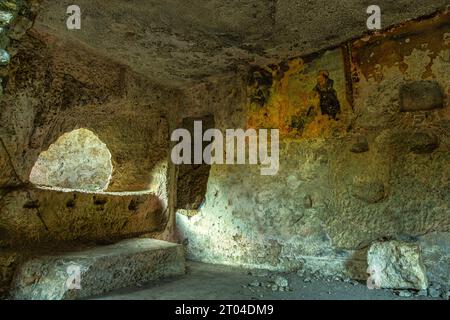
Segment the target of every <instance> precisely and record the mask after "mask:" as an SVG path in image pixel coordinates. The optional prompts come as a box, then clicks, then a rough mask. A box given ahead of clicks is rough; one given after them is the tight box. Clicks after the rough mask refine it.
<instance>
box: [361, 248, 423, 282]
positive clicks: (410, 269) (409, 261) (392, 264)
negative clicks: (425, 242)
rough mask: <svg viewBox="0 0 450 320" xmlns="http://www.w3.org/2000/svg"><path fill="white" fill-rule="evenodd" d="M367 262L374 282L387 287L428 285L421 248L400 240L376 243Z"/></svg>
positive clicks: (369, 252) (369, 253) (370, 250)
mask: <svg viewBox="0 0 450 320" xmlns="http://www.w3.org/2000/svg"><path fill="white" fill-rule="evenodd" d="M367 260H368V261H367V262H368V265H369V270H372V271H371V273H372V274H373V275H372V278H373V279H374V282H375V283H376V284H377V285H378V286H380V287H381V288H385V289H416V290H422V289H426V288H427V287H428V279H427V275H426V270H425V266H424V264H423V262H422V254H421V248H420V246H419V245H417V244H414V243H406V242H400V241H389V242H378V243H374V244H373V245H372V246H371V247H370V249H369V251H368V253H367Z"/></svg>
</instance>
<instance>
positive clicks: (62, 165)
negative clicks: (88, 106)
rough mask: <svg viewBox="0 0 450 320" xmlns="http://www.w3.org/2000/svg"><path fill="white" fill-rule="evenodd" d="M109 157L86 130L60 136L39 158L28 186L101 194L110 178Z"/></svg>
mask: <svg viewBox="0 0 450 320" xmlns="http://www.w3.org/2000/svg"><path fill="white" fill-rule="evenodd" d="M112 169H113V168H112V163H111V153H110V152H109V150H108V148H107V146H106V145H105V144H104V143H103V142H102V141H101V140H100V139H99V138H98V137H97V136H96V135H95V134H94V133H93V132H92V131H89V130H87V129H78V130H74V131H71V132H69V133H65V134H63V135H62V136H61V137H59V138H58V140H56V142H55V143H54V144H52V145H51V146H50V147H49V148H48V150H46V151H44V152H42V153H41V154H40V155H39V158H38V159H37V161H36V163H35V165H34V167H33V169H32V170H31V173H30V182H31V183H33V184H35V185H38V186H45V187H56V188H64V189H77V190H86V191H104V190H106V189H107V188H108V185H109V180H110V179H111V174H112Z"/></svg>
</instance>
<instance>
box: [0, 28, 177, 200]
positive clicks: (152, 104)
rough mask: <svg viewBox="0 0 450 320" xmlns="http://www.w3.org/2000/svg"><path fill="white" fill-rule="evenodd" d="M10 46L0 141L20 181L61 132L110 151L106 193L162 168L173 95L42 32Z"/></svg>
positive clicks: (142, 182)
mask: <svg viewBox="0 0 450 320" xmlns="http://www.w3.org/2000/svg"><path fill="white" fill-rule="evenodd" d="M74 48H76V50H74ZM16 50H17V54H16V55H15V56H14V58H13V63H12V66H11V68H12V70H10V72H9V75H8V76H9V78H8V85H7V88H6V90H5V92H4V96H3V98H2V102H1V103H2V108H1V111H0V119H1V126H0V138H1V139H2V141H3V143H4V148H5V149H6V151H7V153H8V154H9V158H10V159H11V161H12V162H13V164H14V168H15V170H16V173H17V175H18V177H19V178H20V181H22V182H24V183H25V182H28V181H29V175H30V172H31V170H32V168H33V166H34V164H35V163H36V161H37V159H38V157H39V155H40V154H41V153H42V152H43V151H46V150H47V149H48V148H49V147H50V145H52V144H53V143H55V142H56V141H57V140H58V139H59V138H60V137H61V136H62V135H64V134H66V133H69V132H72V131H73V130H77V129H87V130H89V131H91V132H93V133H94V134H95V135H96V136H97V137H98V138H99V139H100V140H101V141H102V142H103V143H104V144H105V145H106V147H107V148H108V150H109V151H110V153H111V161H112V167H113V168H114V171H113V174H112V177H111V181H110V183H109V187H108V191H142V190H149V189H151V185H152V184H154V181H153V180H157V179H159V178H158V177H160V176H161V175H160V174H159V172H160V171H161V169H162V168H163V167H164V166H167V155H168V152H169V141H168V135H169V124H168V119H167V117H169V116H170V115H167V111H166V110H165V109H167V110H170V107H171V106H172V105H174V104H175V103H176V94H174V92H173V91H171V90H166V89H164V88H162V87H160V86H158V85H155V84H153V83H151V82H150V81H149V80H148V79H146V78H145V77H144V76H142V75H138V74H136V73H134V72H132V71H131V70H129V68H128V67H126V66H125V65H123V64H120V63H117V62H113V61H111V60H108V59H105V58H104V57H102V56H98V55H95V54H94V53H93V52H92V51H91V50H89V49H88V48H86V47H85V46H84V45H82V44H80V43H72V42H68V41H67V40H66V39H57V38H55V37H53V36H52V35H50V34H48V33H46V32H45V30H42V29H37V28H32V29H31V30H29V31H28V33H27V35H25V36H24V37H23V38H22V40H21V41H20V42H19V43H18V44H17V48H16ZM112 115H114V116H112ZM0 148H1V147H0ZM0 152H2V151H0ZM2 153H3V152H2ZM2 158H3V157H2ZM2 158H0V159H2ZM6 163H8V161H6Z"/></svg>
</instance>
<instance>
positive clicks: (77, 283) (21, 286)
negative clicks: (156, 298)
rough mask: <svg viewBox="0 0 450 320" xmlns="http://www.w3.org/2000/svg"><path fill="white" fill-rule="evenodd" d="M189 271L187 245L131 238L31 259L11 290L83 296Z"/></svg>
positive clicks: (23, 296) (34, 295)
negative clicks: (185, 252)
mask: <svg viewBox="0 0 450 320" xmlns="http://www.w3.org/2000/svg"><path fill="white" fill-rule="evenodd" d="M184 273H185V257H184V249H183V246H182V245H178V244H174V243H169V242H165V241H160V240H154V239H130V240H125V241H122V242H119V243H116V244H113V245H109V246H102V247H95V248H92V249H88V250H84V251H79V252H71V253H65V254H63V255H58V256H42V257H38V258H35V259H33V260H30V261H27V262H26V263H24V264H23V265H22V266H21V267H20V268H19V269H18V271H17V272H16V275H15V277H14V280H13V284H12V287H11V291H10V292H11V295H12V296H11V298H12V299H17V300H66V299H80V298H86V297H90V296H95V295H99V294H103V293H105V292H109V291H112V290H116V289H120V288H127V287H133V286H136V285H139V284H142V283H147V282H150V281H153V280H157V279H161V278H164V277H169V276H175V275H180V274H184Z"/></svg>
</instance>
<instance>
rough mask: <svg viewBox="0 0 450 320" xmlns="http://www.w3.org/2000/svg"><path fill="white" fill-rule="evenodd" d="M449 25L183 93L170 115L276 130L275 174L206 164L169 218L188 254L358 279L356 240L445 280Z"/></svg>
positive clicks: (443, 19)
mask: <svg viewBox="0 0 450 320" xmlns="http://www.w3.org/2000/svg"><path fill="white" fill-rule="evenodd" d="M449 22H450V16H449V13H448V12H444V13H441V14H438V15H436V16H435V17H432V18H429V19H425V20H422V21H413V22H410V23H406V24H403V25H400V26H398V27H395V28H392V29H390V30H386V31H384V32H383V33H380V34H375V35H372V36H367V37H364V38H361V39H357V40H355V41H351V42H349V43H345V44H343V46H342V47H341V48H337V49H332V50H329V51H328V52H321V53H318V54H317V55H316V56H313V57H312V58H311V57H304V58H300V59H299V58H297V59H293V60H291V61H289V62H286V63H284V64H281V65H278V66H276V65H272V66H267V67H260V68H256V69H254V70H256V71H254V70H253V71H254V72H253V73H252V74H251V75H250V76H249V77H247V78H245V77H244V78H245V79H244V80H242V81H240V80H238V79H236V78H237V75H232V76H231V77H230V78H224V79H222V80H220V81H217V82H216V83H215V85H214V86H213V85H210V86H203V87H197V88H195V89H194V90H191V91H188V92H187V93H186V96H187V97H186V98H185V99H184V100H183V101H184V105H182V106H183V107H184V109H183V111H184V112H185V113H188V114H193V115H196V116H201V114H202V113H206V112H207V110H214V112H215V122H216V126H217V128H219V129H221V130H224V129H226V128H252V127H253V128H267V127H273V128H279V129H280V134H281V141H280V170H279V172H278V174H277V175H276V176H261V175H260V171H259V168H258V166H249V165H245V166H242V165H235V166H232V165H213V166H212V168H211V172H210V178H209V181H208V189H207V194H206V203H205V205H204V206H203V207H202V208H201V209H200V210H199V211H198V213H197V215H194V216H192V215H191V216H190V217H187V216H185V215H183V214H180V213H179V214H178V215H177V221H178V222H177V223H178V226H179V229H180V232H181V237H182V238H183V239H184V240H185V241H186V243H188V252H189V255H190V257H191V258H193V259H197V260H201V261H207V262H213V263H224V264H234V265H246V266H254V267H265V268H272V269H283V270H293V269H294V270H295V269H298V268H302V267H305V268H310V269H316V270H318V271H320V272H322V273H331V274H332V273H345V274H347V275H350V276H352V277H354V278H360V279H366V278H367V275H366V253H367V248H368V246H369V245H370V244H371V243H373V242H374V241H379V240H381V241H382V240H387V239H402V240H406V241H414V242H419V243H421V245H422V248H423V251H424V257H425V263H426V266H427V268H428V272H429V278H430V279H432V280H433V281H438V282H441V283H444V284H447V285H449V275H450V272H449V260H450V257H449V253H448V244H449V242H450V233H449V231H450V208H449V203H450V198H449V196H450V192H449V185H450V184H449V181H450V180H449V178H450V177H449V172H450V170H449V169H450V167H449V166H450V135H449V132H450V131H449V126H450V111H449V110H450V101H449V94H450V83H449V80H450V78H449V75H450V72H449V67H450V60H449V55H450V46H449V42H448V37H449V34H450V24H449ZM412 28H414V32H413V31H412ZM255 72H256V74H255ZM330 81H331V82H330ZM327 83H328V85H327ZM320 84H322V85H320ZM411 87H412V88H413V90H411ZM336 99H337V101H338V102H339V104H338V103H337V102H336ZM417 101H422V103H417ZM338 105H339V109H340V111H339V112H338V113H337V115H335V110H336V109H337V106H338ZM418 105H419V106H418ZM333 110H334V111H333Z"/></svg>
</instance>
